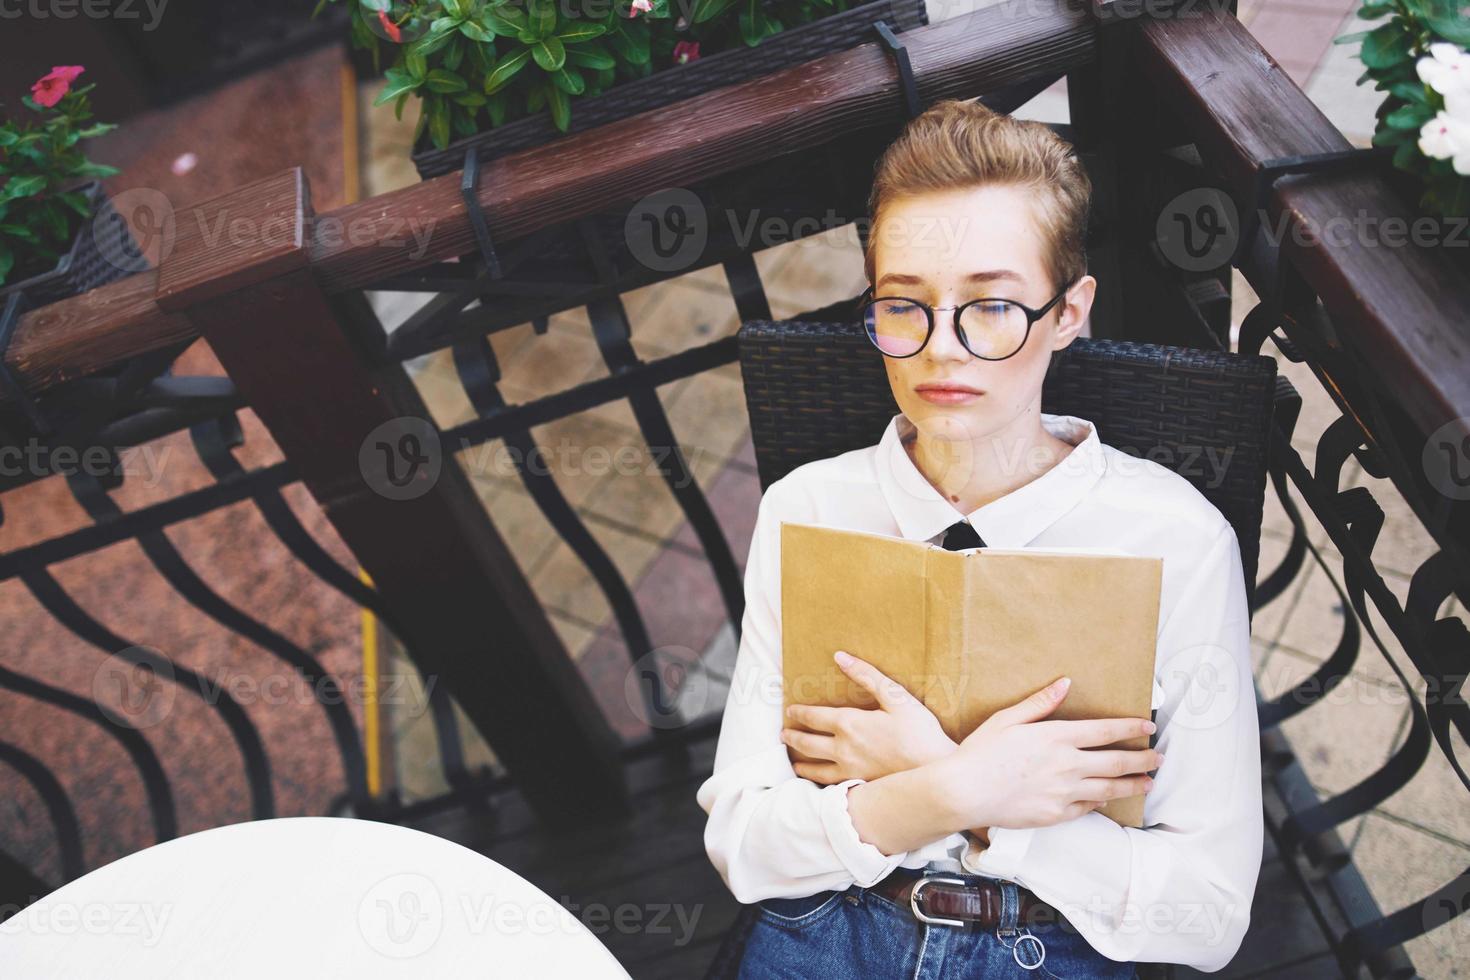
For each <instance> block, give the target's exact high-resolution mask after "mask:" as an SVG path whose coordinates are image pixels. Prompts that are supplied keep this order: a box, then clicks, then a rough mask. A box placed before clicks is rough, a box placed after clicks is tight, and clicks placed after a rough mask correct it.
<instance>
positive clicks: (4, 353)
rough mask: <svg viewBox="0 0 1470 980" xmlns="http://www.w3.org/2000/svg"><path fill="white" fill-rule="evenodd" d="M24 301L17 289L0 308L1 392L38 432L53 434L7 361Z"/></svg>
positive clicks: (23, 296) (43, 415) (21, 292)
mask: <svg viewBox="0 0 1470 980" xmlns="http://www.w3.org/2000/svg"><path fill="white" fill-rule="evenodd" d="M24 302H25V292H24V291H23V290H19V289H17V290H16V291H15V292H13V293H11V294H10V296H9V298H8V299H7V300H6V301H5V309H3V310H0V392H3V393H4V394H5V395H7V396H9V397H10V398H12V399H14V401H15V403H16V404H17V405H19V406H20V410H21V411H22V412H23V413H24V414H25V417H26V419H27V421H29V422H30V423H31V426H32V427H33V428H34V429H35V430H36V432H37V433H39V434H40V435H43V436H45V435H50V434H51V425H50V423H49V422H47V421H46V416H45V413H43V412H42V411H41V407H40V406H39V405H38V404H36V401H35V399H33V398H31V396H30V393H29V392H27V391H26V390H25V388H23V387H21V383H20V380H19V379H18V378H16V376H15V375H14V374H13V373H11V370H10V365H9V364H8V363H6V358H7V357H8V356H9V354H10V342H11V340H13V339H14V337H15V328H16V327H17V326H19V325H20V308H21V306H22V305H23V304H24Z"/></svg>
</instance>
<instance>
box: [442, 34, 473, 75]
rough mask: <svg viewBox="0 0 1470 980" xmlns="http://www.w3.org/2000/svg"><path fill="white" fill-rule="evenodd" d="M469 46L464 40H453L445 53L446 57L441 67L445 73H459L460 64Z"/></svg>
mask: <svg viewBox="0 0 1470 980" xmlns="http://www.w3.org/2000/svg"><path fill="white" fill-rule="evenodd" d="M467 46H468V45H467V44H466V43H465V41H464V40H463V39H462V38H458V37H456V38H451V39H450V41H449V47H448V48H447V49H446V50H445V52H444V57H443V58H442V59H441V60H440V62H439V65H440V67H442V68H443V69H444V70H445V71H459V63H460V62H461V61H463V60H464V52H465V48H466V47H467Z"/></svg>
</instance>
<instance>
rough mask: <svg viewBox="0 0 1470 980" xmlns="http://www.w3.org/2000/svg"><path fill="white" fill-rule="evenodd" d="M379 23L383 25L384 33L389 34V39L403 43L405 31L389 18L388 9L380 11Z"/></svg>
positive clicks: (396, 42)
mask: <svg viewBox="0 0 1470 980" xmlns="http://www.w3.org/2000/svg"><path fill="white" fill-rule="evenodd" d="M378 23H379V24H381V25H382V27H383V33H385V34H387V35H388V38H389V40H391V41H392V42H393V43H395V44H402V43H403V31H401V30H400V29H399V27H398V25H397V24H395V23H393V21H391V20H389V19H388V11H386V10H380V11H378Z"/></svg>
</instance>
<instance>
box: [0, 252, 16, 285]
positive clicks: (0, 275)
mask: <svg viewBox="0 0 1470 980" xmlns="http://www.w3.org/2000/svg"><path fill="white" fill-rule="evenodd" d="M13 268H15V255H14V253H12V252H11V251H10V246H8V245H6V244H5V243H4V242H0V283H3V282H4V281H5V277H6V276H8V275H10V270H11V269H13Z"/></svg>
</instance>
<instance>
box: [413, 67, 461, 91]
mask: <svg viewBox="0 0 1470 980" xmlns="http://www.w3.org/2000/svg"><path fill="white" fill-rule="evenodd" d="M424 84H425V85H426V86H427V87H428V89H429V91H430V92H439V93H441V94H447V93H450V92H463V91H464V90H465V89H467V88H469V87H470V84H469V82H466V81H465V80H464V79H463V78H461V77H460V76H458V75H456V74H455V73H454V72H452V71H445V70H444V69H443V68H435V69H434V70H433V71H431V72H429V77H428V78H427V79H426V80H425V82H424Z"/></svg>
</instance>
